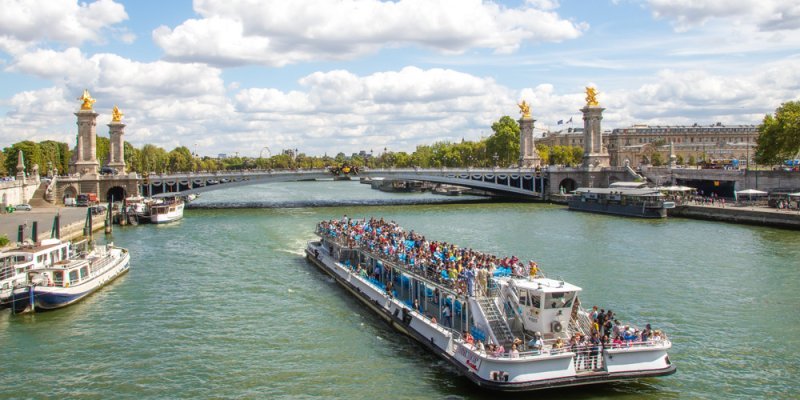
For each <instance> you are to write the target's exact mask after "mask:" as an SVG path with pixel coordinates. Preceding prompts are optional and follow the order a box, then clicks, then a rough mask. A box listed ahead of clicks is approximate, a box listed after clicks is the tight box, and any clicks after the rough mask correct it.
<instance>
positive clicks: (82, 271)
mask: <svg viewBox="0 0 800 400" xmlns="http://www.w3.org/2000/svg"><path fill="white" fill-rule="evenodd" d="M87 276H89V271H87V270H86V267H81V279H83V278H86V277H87Z"/></svg>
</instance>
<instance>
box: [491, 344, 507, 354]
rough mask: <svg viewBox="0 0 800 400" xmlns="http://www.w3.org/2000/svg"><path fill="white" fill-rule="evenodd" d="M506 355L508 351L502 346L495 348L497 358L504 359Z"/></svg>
mask: <svg viewBox="0 0 800 400" xmlns="http://www.w3.org/2000/svg"><path fill="white" fill-rule="evenodd" d="M505 353H506V349H505V348H504V347H503V345H502V344H499V345H497V346H495V348H494V356H495V357H502V356H503V355H504V354H505Z"/></svg>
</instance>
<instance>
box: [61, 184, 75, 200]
mask: <svg viewBox="0 0 800 400" xmlns="http://www.w3.org/2000/svg"><path fill="white" fill-rule="evenodd" d="M76 197H78V188H76V187H75V186H74V185H69V186H67V187H65V188H64V197H63V198H62V200H63V199H66V198H71V199H74V198H76Z"/></svg>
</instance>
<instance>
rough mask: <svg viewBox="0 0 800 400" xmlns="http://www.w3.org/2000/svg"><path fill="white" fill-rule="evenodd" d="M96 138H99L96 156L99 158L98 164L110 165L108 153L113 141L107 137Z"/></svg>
mask: <svg viewBox="0 0 800 400" xmlns="http://www.w3.org/2000/svg"><path fill="white" fill-rule="evenodd" d="M96 137H97V147H96V149H97V152H96V153H95V155H96V156H97V162H99V163H100V165H106V164H108V153H109V151H110V149H111V140H109V139H108V138H107V137H103V136H99V135H96Z"/></svg>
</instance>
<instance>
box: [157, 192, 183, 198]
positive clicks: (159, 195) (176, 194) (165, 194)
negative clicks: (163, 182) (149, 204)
mask: <svg viewBox="0 0 800 400" xmlns="http://www.w3.org/2000/svg"><path fill="white" fill-rule="evenodd" d="M180 196H182V195H181V194H180V193H177V192H167V193H159V194H154V195H152V196H150V197H152V198H154V199H163V198H165V197H180Z"/></svg>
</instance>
